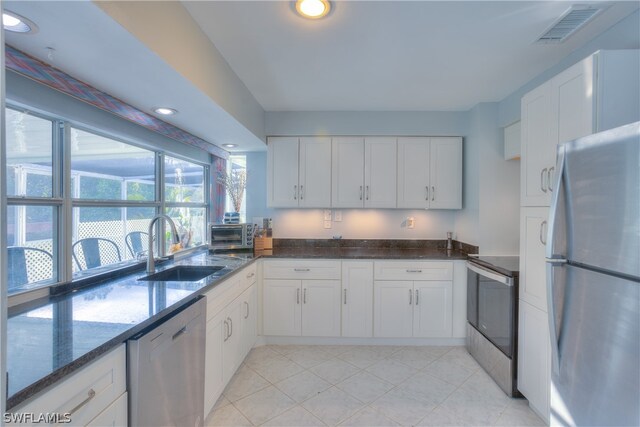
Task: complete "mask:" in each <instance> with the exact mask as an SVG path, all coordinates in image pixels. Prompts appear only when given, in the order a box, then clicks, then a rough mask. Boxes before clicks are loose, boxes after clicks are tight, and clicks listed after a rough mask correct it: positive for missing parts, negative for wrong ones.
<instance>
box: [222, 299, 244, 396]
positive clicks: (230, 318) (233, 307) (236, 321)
mask: <svg viewBox="0 0 640 427" xmlns="http://www.w3.org/2000/svg"><path fill="white" fill-rule="evenodd" d="M241 309H242V303H241V300H240V298H236V299H235V300H234V301H233V302H232V303H231V304H229V306H228V307H227V309H226V310H225V311H226V320H227V322H228V323H229V332H228V335H227V340H226V342H225V343H224V347H223V351H222V367H223V379H224V383H225V384H227V383H228V382H229V380H230V379H231V377H232V376H233V374H234V373H235V372H236V368H237V367H238V366H240V363H241V362H242V357H241V349H240V346H241V344H242V320H241V319H242V315H241V311H242V310H241Z"/></svg>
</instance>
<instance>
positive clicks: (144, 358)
mask: <svg viewBox="0 0 640 427" xmlns="http://www.w3.org/2000/svg"><path fill="white" fill-rule="evenodd" d="M205 310H206V298H205V297H201V298H199V299H198V300H196V301H195V302H194V303H192V304H191V305H189V306H187V307H186V308H184V309H182V310H181V311H179V312H178V313H175V314H173V315H172V316H171V318H169V319H168V320H166V321H164V322H163V323H162V324H160V325H159V326H157V327H155V328H153V329H151V330H149V331H144V332H141V333H140V334H139V335H136V336H134V337H133V338H131V339H130V340H129V341H128V343H127V352H128V355H127V356H128V364H129V366H128V369H129V376H128V378H129V384H128V385H129V425H131V426H136V427H138V426H139V427H159V426H163V427H169V426H179V427H191V426H194V427H201V426H202V425H203V423H204V420H203V419H202V418H203V411H204V350H205Z"/></svg>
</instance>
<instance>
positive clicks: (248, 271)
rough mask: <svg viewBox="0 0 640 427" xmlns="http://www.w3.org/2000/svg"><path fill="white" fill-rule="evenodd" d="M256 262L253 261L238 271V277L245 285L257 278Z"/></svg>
mask: <svg viewBox="0 0 640 427" xmlns="http://www.w3.org/2000/svg"><path fill="white" fill-rule="evenodd" d="M257 266H258V263H257V262H254V263H252V264H251V265H249V266H247V267H245V268H244V270H242V271H241V272H240V277H242V280H244V281H245V283H246V284H247V285H250V284H252V283H255V282H256V280H257V279H258V272H257V270H258V267H257Z"/></svg>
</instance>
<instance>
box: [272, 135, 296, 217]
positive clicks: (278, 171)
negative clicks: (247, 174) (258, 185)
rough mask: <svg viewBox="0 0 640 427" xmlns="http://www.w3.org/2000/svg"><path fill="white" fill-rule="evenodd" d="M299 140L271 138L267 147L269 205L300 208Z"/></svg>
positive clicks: (293, 138) (294, 138)
mask: <svg viewBox="0 0 640 427" xmlns="http://www.w3.org/2000/svg"><path fill="white" fill-rule="evenodd" d="M299 191H300V189H299V188H298V138H297V137H279V138H269V141H268V145H267V204H268V206H269V207H274V208H291V207H297V206H298V195H299Z"/></svg>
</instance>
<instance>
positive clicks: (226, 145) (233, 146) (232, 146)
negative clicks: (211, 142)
mask: <svg viewBox="0 0 640 427" xmlns="http://www.w3.org/2000/svg"><path fill="white" fill-rule="evenodd" d="M222 146H223V147H227V148H235V147H237V146H238V144H222Z"/></svg>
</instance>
